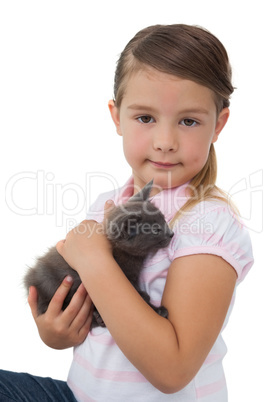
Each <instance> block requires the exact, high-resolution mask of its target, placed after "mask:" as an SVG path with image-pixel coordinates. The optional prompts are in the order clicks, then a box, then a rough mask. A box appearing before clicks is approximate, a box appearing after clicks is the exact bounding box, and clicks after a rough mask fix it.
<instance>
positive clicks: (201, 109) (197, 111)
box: [127, 103, 209, 115]
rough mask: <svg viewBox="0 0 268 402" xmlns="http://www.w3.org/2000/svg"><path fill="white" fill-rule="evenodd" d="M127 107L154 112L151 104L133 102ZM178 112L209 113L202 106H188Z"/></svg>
mask: <svg viewBox="0 0 268 402" xmlns="http://www.w3.org/2000/svg"><path fill="white" fill-rule="evenodd" d="M127 109H131V110H146V111H148V112H156V109H154V108H153V107H151V106H146V105H138V104H136V103H134V104H133V105H129V106H128V107H127ZM179 113H180V114H188V113H196V114H206V115H208V114H209V110H207V109H205V108H202V107H193V108H188V109H183V110H180V111H179Z"/></svg>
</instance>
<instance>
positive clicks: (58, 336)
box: [28, 277, 92, 349]
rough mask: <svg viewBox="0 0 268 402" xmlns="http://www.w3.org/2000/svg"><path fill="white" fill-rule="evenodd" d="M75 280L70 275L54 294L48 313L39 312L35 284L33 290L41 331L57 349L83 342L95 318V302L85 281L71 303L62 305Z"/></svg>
mask: <svg viewBox="0 0 268 402" xmlns="http://www.w3.org/2000/svg"><path fill="white" fill-rule="evenodd" d="M71 286H72V281H71V280H70V278H68V277H66V278H65V279H64V281H63V282H62V284H61V285H60V286H59V288H58V289H57V291H56V293H55V295H54V296H53V298H52V300H51V302H50V304H49V306H48V309H47V311H46V313H45V314H42V315H38V311H37V299H38V294H37V290H36V288H34V287H33V286H32V287H31V288H30V290H29V296H28V302H29V305H30V308H31V311H32V315H33V318H34V320H35V323H36V325H37V328H38V331H39V335H40V337H41V339H42V340H43V342H44V343H45V344H46V345H47V346H49V347H51V348H54V349H66V348H70V347H72V346H76V345H79V344H80V343H82V342H83V341H84V339H85V338H86V336H87V334H88V332H89V330H90V325H91V320H92V312H91V310H92V309H91V307H92V302H91V299H90V297H89V295H88V294H87V291H86V289H85V288H84V286H83V285H80V287H79V288H78V289H77V291H76V293H75V294H74V296H73V298H72V300H71V302H70V304H69V306H68V307H67V308H66V309H65V310H64V311H62V305H63V302H64V299H65V298H66V296H67V294H68V293H69V290H70V289H71Z"/></svg>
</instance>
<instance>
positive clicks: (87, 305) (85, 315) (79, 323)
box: [72, 295, 93, 336]
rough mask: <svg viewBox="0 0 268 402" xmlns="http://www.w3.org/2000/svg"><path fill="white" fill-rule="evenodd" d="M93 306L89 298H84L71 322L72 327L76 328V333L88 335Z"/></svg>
mask: <svg viewBox="0 0 268 402" xmlns="http://www.w3.org/2000/svg"><path fill="white" fill-rule="evenodd" d="M92 313H93V304H92V301H91V299H90V297H89V295H87V296H86V298H85V300H84V303H83V305H82V307H81V309H80V310H79V313H78V314H77V315H76V317H75V318H74V320H73V322H72V326H73V327H75V328H77V332H78V333H79V334H80V335H81V334H82V333H85V334H86V335H87V334H88V332H89V330H90V326H91V322H92ZM82 336H83V335H82Z"/></svg>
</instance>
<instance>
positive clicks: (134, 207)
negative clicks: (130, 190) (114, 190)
mask: <svg viewBox="0 0 268 402" xmlns="http://www.w3.org/2000/svg"><path fill="white" fill-rule="evenodd" d="M152 184H153V182H152V181H151V182H150V183H148V184H147V185H146V186H145V187H144V188H143V189H142V190H141V191H140V192H139V193H138V194H136V195H134V196H133V197H132V198H130V199H129V201H128V202H127V203H125V204H123V205H120V206H118V207H115V208H114V209H113V210H112V211H111V212H110V214H109V215H108V219H107V223H106V235H107V237H108V239H109V240H110V241H111V243H112V246H113V247H116V248H119V249H121V250H124V251H126V252H127V253H129V254H132V255H139V256H147V254H149V253H154V252H156V251H157V250H159V249H161V248H165V247H167V246H168V244H169V243H170V240H171V238H172V237H173V232H172V230H171V229H170V228H169V227H168V225H167V223H166V221H165V218H164V215H163V214H162V212H161V211H160V210H159V209H158V208H157V207H155V206H154V205H153V204H152V203H151V202H150V201H149V200H148V198H149V195H150V191H151V188H152Z"/></svg>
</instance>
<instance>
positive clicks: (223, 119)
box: [212, 107, 230, 143]
mask: <svg viewBox="0 0 268 402" xmlns="http://www.w3.org/2000/svg"><path fill="white" fill-rule="evenodd" d="M229 116H230V110H229V108H228V107H226V108H224V109H222V111H221V112H220V114H219V116H218V120H217V124H216V128H215V133H214V136H213V139H212V143H214V142H216V141H217V139H218V137H219V134H220V132H221V130H222V129H223V127H224V126H225V124H226V123H227V121H228V119H229Z"/></svg>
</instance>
